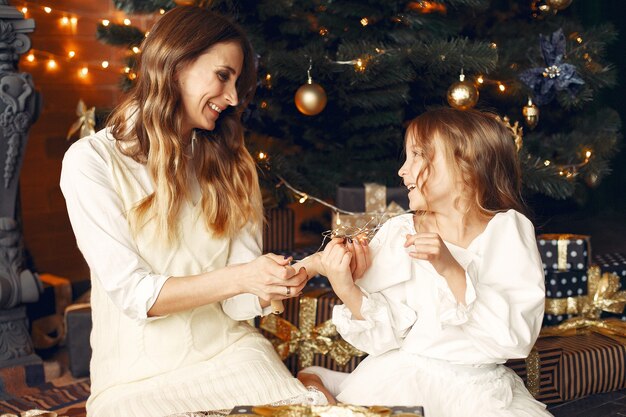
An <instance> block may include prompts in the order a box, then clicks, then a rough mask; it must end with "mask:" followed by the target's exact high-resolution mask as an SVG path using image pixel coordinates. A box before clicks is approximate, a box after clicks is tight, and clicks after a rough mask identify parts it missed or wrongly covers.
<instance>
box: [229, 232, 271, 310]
mask: <svg viewBox="0 0 626 417" xmlns="http://www.w3.org/2000/svg"><path fill="white" fill-rule="evenodd" d="M262 246H263V235H262V233H261V229H260V228H258V227H256V228H255V227H253V226H252V225H250V224H248V225H246V226H245V227H244V228H243V230H242V231H241V232H240V233H239V235H237V236H236V237H235V238H233V239H232V240H231V242H230V249H229V253H228V261H227V262H226V264H227V265H234V264H241V263H246V262H250V261H252V260H254V259H255V258H257V257H259V256H261V253H262V251H263V250H262ZM233 279H237V277H233ZM221 304H222V309H223V310H224V313H226V314H227V315H228V316H229V317H230V318H232V319H233V320H249V319H252V318H254V317H256V316H267V315H268V314H270V313H271V312H272V307H271V306H268V307H265V308H261V303H260V300H259V297H258V296H256V295H254V294H249V293H244V294H239V295H236V296H234V297H231V298H227V299H226V300H224V301H222V302H221Z"/></svg>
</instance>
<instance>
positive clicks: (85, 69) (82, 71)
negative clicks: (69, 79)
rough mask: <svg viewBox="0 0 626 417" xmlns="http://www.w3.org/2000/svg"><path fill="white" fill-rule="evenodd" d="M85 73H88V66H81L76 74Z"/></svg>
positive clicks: (84, 74) (83, 74) (85, 74)
mask: <svg viewBox="0 0 626 417" xmlns="http://www.w3.org/2000/svg"><path fill="white" fill-rule="evenodd" d="M87 74H89V68H87V67H82V68H81V69H80V70H78V75H79V76H81V77H86V76H87Z"/></svg>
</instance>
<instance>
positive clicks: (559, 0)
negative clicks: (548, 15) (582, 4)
mask: <svg viewBox="0 0 626 417" xmlns="http://www.w3.org/2000/svg"><path fill="white" fill-rule="evenodd" d="M546 4H547V5H548V7H550V10H555V11H559V10H565V9H567V8H568V7H569V5H570V4H572V0H546Z"/></svg>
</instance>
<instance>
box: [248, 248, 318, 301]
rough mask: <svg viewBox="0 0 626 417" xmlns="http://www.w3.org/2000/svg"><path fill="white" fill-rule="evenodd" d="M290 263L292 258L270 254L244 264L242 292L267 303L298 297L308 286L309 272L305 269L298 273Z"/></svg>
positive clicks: (299, 270)
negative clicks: (253, 295) (255, 296)
mask: <svg viewBox="0 0 626 417" xmlns="http://www.w3.org/2000/svg"><path fill="white" fill-rule="evenodd" d="M290 262H291V258H285V257H284V256H280V255H275V254H273V253H268V254H265V255H262V256H259V257H258V258H256V259H255V260H253V261H251V262H248V263H247V264H243V265H242V268H243V273H242V274H241V281H240V282H241V292H243V293H246V292H247V293H252V294H255V295H257V296H258V297H259V298H261V299H262V300H266V301H271V300H285V299H287V298H292V297H296V296H298V295H299V294H300V292H301V291H302V288H304V286H305V285H306V282H307V272H306V269H305V268H299V269H298V270H297V271H296V269H294V268H293V267H292V266H290V265H289V263H290Z"/></svg>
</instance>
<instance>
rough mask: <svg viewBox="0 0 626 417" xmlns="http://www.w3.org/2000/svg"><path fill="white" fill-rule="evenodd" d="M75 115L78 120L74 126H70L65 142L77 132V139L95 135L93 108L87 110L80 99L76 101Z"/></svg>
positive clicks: (94, 113)
mask: <svg viewBox="0 0 626 417" xmlns="http://www.w3.org/2000/svg"><path fill="white" fill-rule="evenodd" d="M76 115H77V116H78V120H76V121H75V122H74V124H72V126H71V127H70V130H69V131H68V132H67V138H66V139H67V140H70V138H71V137H72V135H73V134H74V133H76V132H78V131H79V130H80V133H79V135H78V137H79V138H83V137H85V136H89V135H93V134H94V133H96V108H95V107H91V108H89V109H87V106H86V105H85V102H84V101H83V100H82V99H81V100H78V105H77V106H76Z"/></svg>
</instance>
